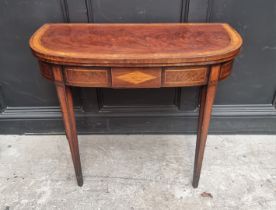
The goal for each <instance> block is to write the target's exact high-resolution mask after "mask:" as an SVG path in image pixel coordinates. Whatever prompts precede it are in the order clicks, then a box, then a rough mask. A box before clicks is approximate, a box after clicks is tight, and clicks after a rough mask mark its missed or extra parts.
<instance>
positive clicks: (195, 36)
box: [30, 24, 242, 187]
mask: <svg viewBox="0 0 276 210" xmlns="http://www.w3.org/2000/svg"><path fill="white" fill-rule="evenodd" d="M241 44H242V39H241V37H240V36H239V34H238V33H237V32H236V31H235V30H234V29H232V28H231V27H230V26H229V25H228V24H46V25H44V26H42V27H41V28H40V29H39V30H38V31H37V32H36V33H35V34H34V35H33V36H32V37H31V39H30V46H31V48H32V50H33V53H34V55H35V56H36V57H37V58H38V60H39V64H40V71H41V74H42V75H43V76H44V77H45V78H46V79H48V80H52V81H53V82H55V84H56V90H57V94H58V98H59V102H60V106H61V111H62V113H63V121H64V126H65V131H66V136H67V139H68V142H69V146H70V150H71V154H72V159H73V163H74V167H75V173H76V177H77V182H78V185H79V186H81V185H82V184H83V178H82V171H81V163H80V156H79V148H78V138H77V130H76V122H75V117H74V111H73V100H72V93H71V89H70V86H77V87H99V88H160V87H187V86H202V91H201V102H200V111H199V122H198V134H197V142H196V150H195V163H194V175H193V183H192V185H193V186H194V187H197V186H198V182H199V177H200V172H201V166H202V162H203V155H204V149H205V144H206V140H207V135H208V128H209V124H210V119H211V112H212V105H213V103H214V99H215V95H216V90H217V84H218V82H219V80H222V79H225V78H227V77H228V76H229V75H230V74H231V71H232V67H233V61H234V58H235V57H236V55H237V53H238V52H239V50H240V47H241Z"/></svg>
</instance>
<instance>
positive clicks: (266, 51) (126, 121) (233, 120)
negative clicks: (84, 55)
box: [0, 0, 276, 134]
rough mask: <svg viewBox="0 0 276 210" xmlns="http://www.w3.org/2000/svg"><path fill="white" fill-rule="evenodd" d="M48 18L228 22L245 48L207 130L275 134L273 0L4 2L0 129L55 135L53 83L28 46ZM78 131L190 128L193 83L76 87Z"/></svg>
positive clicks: (0, 12)
mask: <svg viewBox="0 0 276 210" xmlns="http://www.w3.org/2000/svg"><path fill="white" fill-rule="evenodd" d="M46 22H98V23H99V22H100V23H105V22H228V23H230V24H231V25H232V26H233V27H235V28H236V29H237V30H238V31H239V32H240V33H241V35H242V36H243V38H244V47H243V49H242V52H241V54H240V56H239V57H238V59H236V62H235V65H234V71H233V74H232V75H231V77H230V78H228V80H226V81H223V82H221V83H220V84H219V89H218V94H217V98H216V105H215V106H214V111H213V120H212V123H211V132H213V133H276V110H275V99H274V97H275V91H276V79H275V78H276V1H275V0H265V1H260V0H243V1H240V0H132V1H130V0H116V1H114V0H47V1H45V0H20V1H18V0H2V1H0V30H1V33H0V133H10V134H23V133H60V132H63V130H64V129H63V126H62V121H61V115H60V111H59V108H58V101H57V97H56V93H55V89H54V85H53V84H51V83H50V82H48V81H46V80H45V79H43V78H42V77H41V76H40V73H39V70H38V65H37V63H36V59H35V58H34V57H33V56H32V54H31V51H30V49H29V47H28V39H29V37H30V36H31V35H32V33H33V32H34V31H35V30H36V29H37V28H38V27H40V26H41V25H42V24H43V23H46ZM74 100H75V105H76V116H77V121H78V122H77V123H78V129H79V131H80V133H193V132H195V130H196V117H197V111H198V110H197V104H198V89H197V88H166V89H165V88H164V89H151V90H150V89H142V90H111V89H95V88H90V89H89V88H75V89H74Z"/></svg>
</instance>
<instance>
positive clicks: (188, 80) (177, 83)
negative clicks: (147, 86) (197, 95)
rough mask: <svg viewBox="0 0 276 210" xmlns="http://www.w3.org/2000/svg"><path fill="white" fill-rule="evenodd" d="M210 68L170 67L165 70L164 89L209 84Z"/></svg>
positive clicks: (163, 77)
mask: <svg viewBox="0 0 276 210" xmlns="http://www.w3.org/2000/svg"><path fill="white" fill-rule="evenodd" d="M207 74H208V68H207V66H204V67H193V68H183V67H170V68H165V69H164V70H163V75H162V86H163V87H185V86H197V85H204V84H206V83H207V79H208V78H207Z"/></svg>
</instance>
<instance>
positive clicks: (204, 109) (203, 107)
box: [192, 65, 220, 188]
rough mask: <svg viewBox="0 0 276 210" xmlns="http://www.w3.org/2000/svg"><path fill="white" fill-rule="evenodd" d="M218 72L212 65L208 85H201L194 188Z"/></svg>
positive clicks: (196, 184)
mask: <svg viewBox="0 0 276 210" xmlns="http://www.w3.org/2000/svg"><path fill="white" fill-rule="evenodd" d="M219 74H220V66H219V65H217V66H213V67H212V68H211V71H210V75H209V81H208V85H207V86H203V87H202V90H201V100H200V111H199V120H198V131H197V140H196V149H195V162H194V175H193V183H192V185H193V187H194V188H197V187H198V183H199V178H200V172H201V167H202V161H203V156H204V150H205V145H206V140H207V135H208V129H209V124H210V119H211V113H212V106H213V103H214V99H215V95H216V89H217V83H218V79H219Z"/></svg>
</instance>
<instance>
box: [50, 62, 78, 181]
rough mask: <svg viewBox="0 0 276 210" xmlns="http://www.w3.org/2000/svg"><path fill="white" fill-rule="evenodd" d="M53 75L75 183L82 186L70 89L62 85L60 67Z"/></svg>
mask: <svg viewBox="0 0 276 210" xmlns="http://www.w3.org/2000/svg"><path fill="white" fill-rule="evenodd" d="M53 73H54V78H55V84H56V90H57V95H58V98H59V102H60V107H61V111H62V116H63V122H64V127H65V132H66V137H67V140H68V143H69V147H70V151H71V156H72V160H73V164H74V169H75V174H76V178H77V182H78V185H79V186H82V185H83V177H82V169H81V162H80V154H79V144H78V136H77V129H76V120H75V115H74V110H73V98H72V93H71V89H70V87H68V86H66V85H65V84H64V80H63V75H62V69H61V68H60V67H54V69H53Z"/></svg>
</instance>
